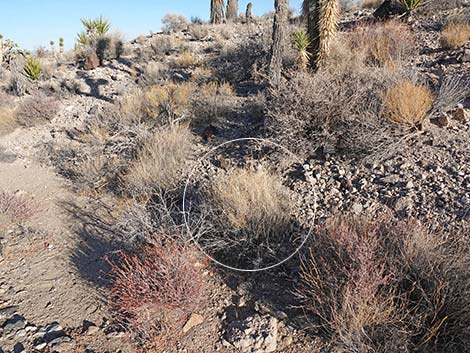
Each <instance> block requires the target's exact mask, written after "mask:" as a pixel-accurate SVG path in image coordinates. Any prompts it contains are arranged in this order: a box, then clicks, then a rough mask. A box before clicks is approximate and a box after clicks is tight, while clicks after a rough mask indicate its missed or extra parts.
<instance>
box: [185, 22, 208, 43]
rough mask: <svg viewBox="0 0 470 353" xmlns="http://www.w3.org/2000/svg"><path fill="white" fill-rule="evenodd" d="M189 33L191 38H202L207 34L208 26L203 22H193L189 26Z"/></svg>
mask: <svg viewBox="0 0 470 353" xmlns="http://www.w3.org/2000/svg"><path fill="white" fill-rule="evenodd" d="M189 34H190V35H191V38H192V39H193V40H199V41H201V40H204V39H206V38H207V36H208V35H209V28H208V26H207V25H204V24H193V25H191V26H190V27H189Z"/></svg>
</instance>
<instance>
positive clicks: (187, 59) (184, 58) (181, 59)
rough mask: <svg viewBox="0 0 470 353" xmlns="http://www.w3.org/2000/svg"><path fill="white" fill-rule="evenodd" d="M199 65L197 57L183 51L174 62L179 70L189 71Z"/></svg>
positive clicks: (187, 51)
mask: <svg viewBox="0 0 470 353" xmlns="http://www.w3.org/2000/svg"><path fill="white" fill-rule="evenodd" d="M197 63H198V61H197V58H196V55H194V53H192V52H190V51H189V50H185V51H183V52H182V53H181V54H180V55H178V57H176V59H175V60H174V62H173V64H174V66H175V67H176V68H179V69H187V68H190V67H193V66H196V65H197Z"/></svg>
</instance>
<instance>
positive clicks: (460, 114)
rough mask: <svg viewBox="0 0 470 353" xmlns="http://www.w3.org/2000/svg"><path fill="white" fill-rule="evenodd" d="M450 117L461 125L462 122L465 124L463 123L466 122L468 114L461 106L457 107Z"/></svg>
mask: <svg viewBox="0 0 470 353" xmlns="http://www.w3.org/2000/svg"><path fill="white" fill-rule="evenodd" d="M452 117H453V118H454V119H455V120H457V121H459V122H461V123H463V122H465V121H467V120H468V117H469V114H468V112H467V111H466V110H465V109H464V107H463V106H459V107H458V108H457V109H456V110H455V111H454V112H453V113H452Z"/></svg>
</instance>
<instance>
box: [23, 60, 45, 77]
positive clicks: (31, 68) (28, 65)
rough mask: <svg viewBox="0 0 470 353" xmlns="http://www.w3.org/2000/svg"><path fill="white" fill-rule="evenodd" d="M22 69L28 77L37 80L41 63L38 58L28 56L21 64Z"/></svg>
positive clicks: (39, 75)
mask: <svg viewBox="0 0 470 353" xmlns="http://www.w3.org/2000/svg"><path fill="white" fill-rule="evenodd" d="M23 71H24V73H25V75H26V76H27V77H29V78H30V79H31V80H34V81H36V80H39V78H40V77H41V71H42V69H41V63H40V62H39V60H38V59H36V58H34V57H32V56H29V57H28V58H26V61H25V63H24V65H23Z"/></svg>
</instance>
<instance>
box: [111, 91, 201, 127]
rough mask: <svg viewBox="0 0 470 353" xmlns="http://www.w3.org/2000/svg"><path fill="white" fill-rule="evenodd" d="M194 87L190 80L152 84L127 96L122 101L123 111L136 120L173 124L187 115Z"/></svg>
mask: <svg viewBox="0 0 470 353" xmlns="http://www.w3.org/2000/svg"><path fill="white" fill-rule="evenodd" d="M194 89H195V88H194V85H193V84H192V83H190V82H183V83H173V82H168V83H165V84H164V85H154V86H150V87H148V88H147V89H145V90H137V91H135V92H134V93H132V94H130V95H128V96H126V97H125V98H124V99H123V100H122V101H121V105H120V107H121V111H122V112H123V113H124V114H127V115H129V117H130V118H131V119H133V120H136V121H154V122H156V123H157V125H164V124H168V123H169V124H173V123H175V122H176V121H178V120H181V119H184V118H185V117H187V113H188V109H189V108H190V105H191V96H192V94H193V91H194Z"/></svg>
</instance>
